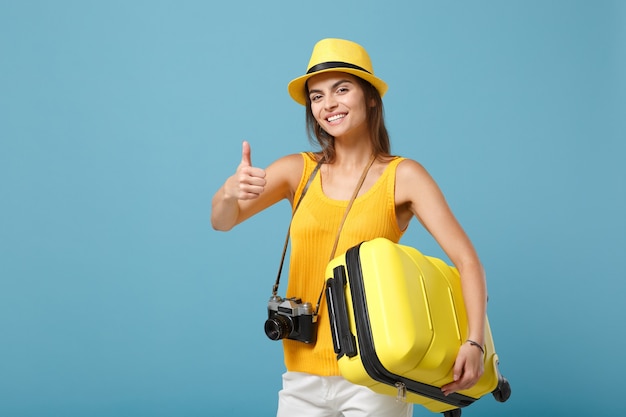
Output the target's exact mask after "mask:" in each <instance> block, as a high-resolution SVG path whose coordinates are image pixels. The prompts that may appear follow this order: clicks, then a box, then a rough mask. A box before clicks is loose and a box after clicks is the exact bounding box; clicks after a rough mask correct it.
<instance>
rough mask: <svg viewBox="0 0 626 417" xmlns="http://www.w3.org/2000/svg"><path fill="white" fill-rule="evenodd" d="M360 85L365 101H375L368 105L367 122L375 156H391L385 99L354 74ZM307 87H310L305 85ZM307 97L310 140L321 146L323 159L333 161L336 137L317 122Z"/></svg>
mask: <svg viewBox="0 0 626 417" xmlns="http://www.w3.org/2000/svg"><path fill="white" fill-rule="evenodd" d="M354 78H355V79H356V80H357V81H358V83H359V85H360V86H361V88H362V89H363V95H364V99H365V103H371V102H372V101H373V102H374V105H373V106H369V105H366V106H365V107H366V108H367V115H366V118H367V123H368V127H369V134H370V135H369V136H370V140H371V142H372V149H373V150H374V155H375V156H377V157H378V156H390V152H391V143H390V141H389V133H388V132H387V128H386V127H385V109H384V108H383V100H382V98H381V97H380V93H379V92H378V90H376V88H375V87H374V86H373V85H372V84H370V83H369V82H367V81H365V80H364V79H362V78H359V77H357V76H354ZM305 88H308V87H306V86H305ZM305 97H306V129H307V134H308V137H309V141H310V142H311V143H313V144H317V145H319V146H320V148H321V155H322V159H323V160H324V161H325V162H327V163H331V162H333V161H334V160H335V138H334V137H333V136H331V135H329V134H328V133H326V131H325V130H324V129H322V127H321V126H320V125H319V123H317V120H315V117H314V116H313V113H312V112H311V99H310V98H309V95H308V94H305Z"/></svg>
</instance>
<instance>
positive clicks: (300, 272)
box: [283, 153, 403, 376]
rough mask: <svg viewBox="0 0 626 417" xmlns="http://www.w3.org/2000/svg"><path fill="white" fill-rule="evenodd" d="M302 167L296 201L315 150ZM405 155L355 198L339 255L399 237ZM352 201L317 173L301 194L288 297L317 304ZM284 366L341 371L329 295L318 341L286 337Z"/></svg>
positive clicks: (295, 369)
mask: <svg viewBox="0 0 626 417" xmlns="http://www.w3.org/2000/svg"><path fill="white" fill-rule="evenodd" d="M302 156H303V158H304V170H303V173H302V178H301V180H300V184H299V186H298V189H297V190H296V194H295V198H294V201H298V199H299V198H300V195H301V193H302V190H303V188H304V186H305V184H306V182H307V181H308V179H309V176H310V175H311V172H312V171H313V169H314V168H315V165H316V161H315V158H314V156H313V155H312V154H310V153H302ZM402 160H403V158H395V159H393V160H392V161H391V162H390V163H389V165H388V166H387V167H386V168H385V170H384V171H383V174H382V175H381V176H380V178H379V179H378V181H376V183H375V184H374V185H373V186H372V187H371V188H370V189H369V190H367V191H366V192H365V193H363V194H362V195H360V196H359V197H358V198H357V199H356V200H355V201H354V203H353V205H352V207H351V209H350V212H349V214H348V217H347V219H346V222H345V224H344V226H343V229H342V230H341V235H340V238H339V243H338V245H337V251H336V254H335V256H338V255H340V254H342V253H344V252H346V251H347V250H348V249H350V248H351V247H352V246H355V245H358V244H359V243H361V242H363V241H365V240H370V239H374V238H376V237H385V238H387V239H389V240H391V241H393V242H396V243H397V242H398V241H399V240H400V237H402V234H403V231H401V230H400V229H399V227H398V222H397V219H396V207H395V199H394V195H395V178H396V175H395V173H396V167H397V166H398V164H399V163H400V162H401V161H402ZM347 205H348V201H339V200H333V199H330V198H328V197H326V195H325V194H324V192H323V190H322V182H321V176H320V173H319V172H318V173H317V174H316V176H315V178H314V180H313V182H312V183H311V185H310V186H309V189H308V190H307V192H306V195H305V197H304V198H303V199H302V202H301V203H300V206H299V207H298V210H297V211H296V213H295V215H294V218H293V220H292V223H291V255H290V260H289V281H288V284H287V292H286V295H287V297H299V298H301V299H302V302H307V301H308V302H310V303H311V304H313V306H315V305H316V303H317V300H318V298H319V296H320V293H321V292H322V290H323V289H324V284H325V281H326V277H325V271H326V265H327V264H328V262H329V261H330V255H331V251H332V248H333V245H334V243H335V239H336V236H337V231H338V228H339V223H340V222H341V219H342V217H343V215H344V213H345V210H346V207H347ZM283 347H284V354H285V365H286V367H287V370H288V371H292V372H307V373H310V374H316V375H324V376H330V375H340V372H339V367H338V366H337V359H336V354H335V352H334V349H333V342H332V335H331V332H330V324H329V319H328V311H327V309H326V300H325V295H323V296H322V303H321V306H320V309H319V312H318V318H317V342H316V343H315V344H312V345H309V344H305V343H303V342H299V341H294V340H289V339H283Z"/></svg>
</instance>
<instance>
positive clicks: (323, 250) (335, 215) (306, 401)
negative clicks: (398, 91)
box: [211, 39, 486, 417]
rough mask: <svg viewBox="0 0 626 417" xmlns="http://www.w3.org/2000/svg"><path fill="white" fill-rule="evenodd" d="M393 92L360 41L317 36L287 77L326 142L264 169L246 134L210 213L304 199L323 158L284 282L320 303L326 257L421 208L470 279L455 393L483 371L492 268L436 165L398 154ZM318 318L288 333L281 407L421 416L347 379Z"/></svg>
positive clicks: (246, 213) (224, 215)
mask: <svg viewBox="0 0 626 417" xmlns="http://www.w3.org/2000/svg"><path fill="white" fill-rule="evenodd" d="M386 90H387V85H386V84H385V82H384V81H382V80H381V79H380V78H378V77H376V76H375V75H374V71H373V69H372V65H371V61H370V58H369V56H368V54H367V52H366V51H365V50H364V49H363V48H362V47H361V46H360V45H358V44H356V43H353V42H350V41H346V40H341V39H324V40H322V41H320V42H318V43H317V44H316V45H315V47H314V49H313V53H312V56H311V59H310V62H309V66H308V71H307V73H306V74H305V75H303V76H301V77H298V78H296V79H294V80H293V81H292V82H291V83H289V93H290V95H291V97H292V98H293V99H294V100H295V101H296V102H298V103H300V104H303V105H305V106H306V120H307V127H308V129H309V132H310V133H311V136H312V137H314V138H315V140H316V141H317V143H318V144H319V145H320V147H321V151H320V152H318V153H301V154H294V155H288V156H285V157H282V158H280V159H278V160H277V161H275V162H274V163H272V164H271V165H270V166H269V167H268V168H267V169H265V170H263V169H261V168H257V167H254V166H253V165H252V162H251V151H250V145H249V144H248V143H247V142H244V143H243V149H242V159H241V163H240V164H239V166H238V168H237V170H236V173H235V174H234V175H233V176H231V177H230V178H228V179H227V180H226V182H225V183H224V185H223V186H222V187H221V188H220V189H219V190H218V191H217V193H216V194H215V196H214V197H213V206H212V213H211V221H212V225H213V227H214V228H215V229H217V230H229V229H231V228H232V227H234V226H235V225H237V224H239V223H241V222H243V221H244V220H246V219H248V218H249V217H251V216H253V215H254V214H256V213H258V212H260V211H261V210H264V209H266V208H268V207H270V206H271V205H273V204H275V203H277V202H278V201H280V200H282V199H288V200H289V201H290V202H291V204H292V205H294V204H295V202H297V201H298V199H299V198H300V196H301V194H302V191H303V189H304V188H305V185H306V184H307V182H308V180H309V177H310V176H311V174H312V173H313V172H314V169H315V167H316V165H318V163H321V164H320V166H319V172H317V173H316V174H315V176H314V177H313V180H312V182H311V183H310V186H308V188H307V191H306V197H305V198H303V199H302V200H301V204H300V205H299V206H298V209H297V210H296V212H295V214H294V217H293V219H292V224H291V255H290V256H291V258H290V270H289V281H288V287H287V292H286V295H287V296H288V297H292V296H297V297H299V298H301V299H302V300H303V301H309V302H311V303H315V301H316V300H318V299H319V297H320V291H321V290H322V288H323V284H324V273H325V268H326V264H327V263H328V261H329V260H330V258H331V257H332V256H333V255H334V254H337V255H338V254H341V253H343V252H345V251H346V250H347V249H349V248H350V247H352V246H354V245H356V244H358V243H360V242H362V241H364V240H370V239H373V238H376V237H385V238H387V239H389V240H392V241H394V242H398V241H399V239H400V237H401V236H402V234H403V233H404V231H405V230H406V228H407V227H408V225H409V222H410V220H411V219H412V218H413V217H417V218H418V219H419V221H420V222H421V223H422V224H423V226H424V227H425V228H426V229H427V230H428V231H429V232H430V233H431V234H432V235H433V237H434V238H435V239H436V240H437V242H438V243H439V245H440V246H441V247H442V248H443V250H444V251H445V252H446V254H447V255H448V257H449V258H450V260H451V261H452V262H453V263H454V265H455V266H456V267H457V268H458V270H459V272H460V275H461V280H462V288H463V296H464V300H465V303H466V309H467V315H468V322H469V333H468V339H470V341H471V343H470V342H468V343H465V344H463V345H462V346H461V348H460V350H459V352H458V355H457V359H456V362H455V366H454V381H453V382H451V383H450V384H448V385H446V386H444V387H443V388H442V391H443V392H444V394H446V395H449V394H450V393H453V392H456V391H459V390H463V389H467V388H470V387H471V386H473V385H474V384H475V383H476V382H477V381H478V379H479V378H480V376H481V375H482V372H483V355H482V352H481V350H482V348H481V346H482V345H483V344H484V340H483V339H484V327H485V313H486V311H485V310H486V284H485V278H484V272H483V269H482V266H481V264H480V261H479V259H478V256H477V254H476V252H475V250H474V248H473V246H472V243H471V242H470V240H469V238H468V237H467V235H466V234H465V232H464V231H463V229H462V228H461V226H460V225H459V223H458V222H457V220H456V219H455V217H454V215H453V214H452V212H451V211H450V209H449V207H448V205H447V203H446V201H445V199H444V196H443V195H442V193H441V191H440V189H439V187H438V186H437V184H436V183H435V181H434V180H433V179H432V178H431V176H430V175H429V174H428V172H427V171H426V170H425V169H424V168H423V167H422V166H421V165H420V164H419V163H417V162H415V161H413V160H410V159H404V158H398V157H394V156H391V155H390V145H389V138H388V134H387V130H386V128H385V124H384V118H383V103H382V99H381V97H382V96H383V95H384V94H385V92H386ZM360 181H362V183H361V185H360V186H359V182H360ZM353 194H354V195H355V197H354V200H353V203H352V205H351V207H350V208H349V211H348V215H347V218H346V219H345V223H343V227H342V228H341V232H340V233H339V237H338V240H337V234H338V230H339V228H340V225H341V224H342V218H343V217H344V214H345V213H346V209H347V208H348V206H350V204H349V203H350V201H349V200H351V198H352V197H353ZM334 246H336V248H335V249H334V250H333V247H334ZM317 317H318V319H317V321H318V323H317V335H316V336H317V340H316V342H315V343H309V344H306V343H302V342H301V341H298V340H291V339H284V340H283V348H284V353H285V364H286V367H287V372H286V373H285V374H284V375H283V390H281V392H280V393H279V406H278V416H279V417H287V416H293V415H298V416H341V415H344V416H346V417H357V416H359V417H360V416H370V415H371V416H410V415H412V408H411V406H410V405H409V404H406V403H402V402H397V401H396V399H395V398H393V397H391V396H384V395H380V394H376V393H374V392H372V391H371V390H369V389H368V388H365V387H361V386H356V385H353V384H350V383H349V382H347V381H346V380H344V379H343V378H341V377H340V372H339V369H338V366H337V360H336V355H335V353H334V350H333V344H332V339H331V332H330V326H329V322H328V320H329V319H328V314H327V310H326V306H325V303H323V302H322V304H321V306H320V308H319V311H318V316H317Z"/></svg>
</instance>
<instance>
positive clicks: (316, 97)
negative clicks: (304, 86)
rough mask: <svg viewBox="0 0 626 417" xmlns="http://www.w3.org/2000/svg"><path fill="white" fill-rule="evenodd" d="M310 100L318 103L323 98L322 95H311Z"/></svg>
mask: <svg viewBox="0 0 626 417" xmlns="http://www.w3.org/2000/svg"><path fill="white" fill-rule="evenodd" d="M309 98H310V99H311V102H316V101H319V100H320V99H321V98H322V95H321V94H311V95H310V96H309Z"/></svg>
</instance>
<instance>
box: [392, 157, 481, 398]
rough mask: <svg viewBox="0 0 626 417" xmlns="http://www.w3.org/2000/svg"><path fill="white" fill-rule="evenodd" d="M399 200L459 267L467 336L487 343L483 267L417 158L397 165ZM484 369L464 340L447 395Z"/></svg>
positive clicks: (466, 385) (468, 384)
mask: <svg viewBox="0 0 626 417" xmlns="http://www.w3.org/2000/svg"><path fill="white" fill-rule="evenodd" d="M396 203H397V204H398V205H403V206H404V207H407V208H408V210H409V211H410V213H412V214H413V215H415V216H416V217H417V218H418V219H419V221H420V222H421V223H422V224H423V225H424V227H425V228H426V229H427V230H428V231H429V233H430V234H431V235H432V236H433V237H434V238H435V240H436V241H437V243H439V245H440V246H441V248H442V249H443V250H444V252H445V253H446V255H448V257H449V258H450V260H451V261H452V263H453V264H454V265H455V266H456V267H457V269H458V270H459V273H460V276H461V286H462V289H463V300H464V301H465V308H466V310H467V318H468V324H469V329H468V339H470V340H473V341H475V342H477V343H479V344H480V345H481V346H484V330H485V317H486V304H487V288H486V281H485V273H484V270H483V267H482V265H481V263H480V260H479V258H478V255H477V253H476V250H475V249H474V246H473V245H472V243H471V241H470V239H469V237H468V236H467V234H466V233H465V231H464V230H463V228H462V227H461V225H460V224H459V222H458V221H457V220H456V218H455V217H454V215H453V213H452V211H451V210H450V208H449V206H448V203H447V202H446V200H445V198H444V196H443V194H442V192H441V190H440V189H439V186H438V185H437V184H436V183H435V181H434V180H433V179H432V177H431V176H430V174H428V172H427V171H426V170H425V169H424V168H423V167H422V166H421V165H420V164H418V163H417V162H415V161H412V160H406V161H403V162H402V163H401V164H400V165H399V166H398V171H397V179H396ZM482 373H483V355H482V352H481V350H480V349H479V348H477V347H476V346H472V345H471V344H469V343H465V344H463V345H462V346H461V349H460V351H459V353H458V356H457V360H456V363H455V367H454V378H455V381H454V382H452V383H450V384H448V385H446V386H444V387H443V388H442V389H443V391H444V393H445V394H446V395H448V394H451V393H453V392H456V391H458V390H462V389H467V388H470V387H471V386H473V385H474V384H475V383H476V382H477V381H478V379H479V378H480V376H481V375H482Z"/></svg>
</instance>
